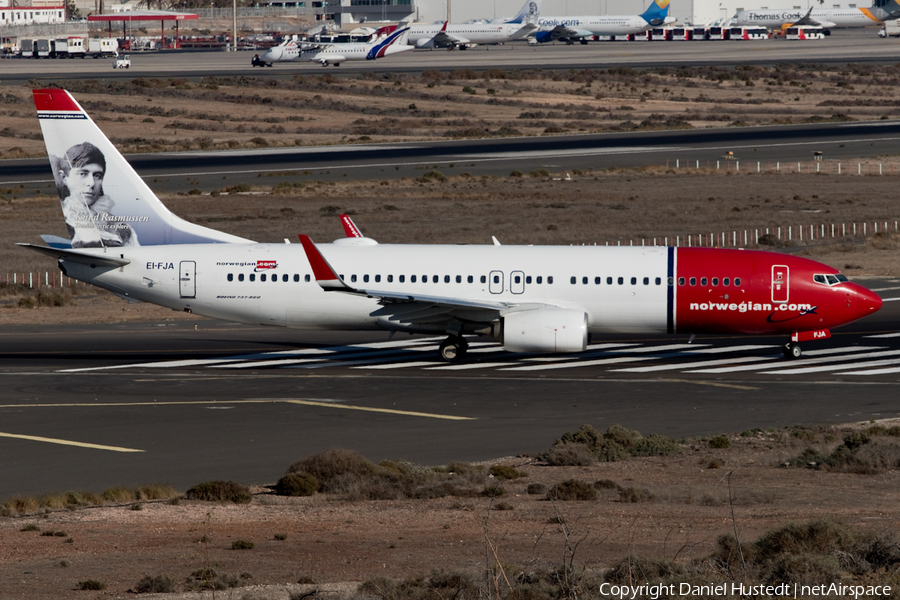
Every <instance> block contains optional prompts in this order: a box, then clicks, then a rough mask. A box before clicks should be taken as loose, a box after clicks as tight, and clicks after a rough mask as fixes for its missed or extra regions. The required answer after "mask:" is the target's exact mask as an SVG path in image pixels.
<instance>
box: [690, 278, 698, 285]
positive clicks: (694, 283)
mask: <svg viewBox="0 0 900 600" xmlns="http://www.w3.org/2000/svg"><path fill="white" fill-rule="evenodd" d="M691 285H697V278H696V277H691Z"/></svg>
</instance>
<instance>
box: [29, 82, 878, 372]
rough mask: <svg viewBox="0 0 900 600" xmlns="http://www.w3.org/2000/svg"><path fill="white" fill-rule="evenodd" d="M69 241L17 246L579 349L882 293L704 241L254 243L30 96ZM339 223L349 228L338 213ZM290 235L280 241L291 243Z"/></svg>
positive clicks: (154, 296) (328, 322) (835, 311)
mask: <svg viewBox="0 0 900 600" xmlns="http://www.w3.org/2000/svg"><path fill="white" fill-rule="evenodd" d="M34 101H35V105H36V107H37V113H38V118H39V120H40V124H41V131H42V132H43V135H44V141H45V143H46V145H47V153H48V155H49V156H50V164H51V168H52V170H53V174H54V177H55V179H56V183H57V187H58V191H59V195H60V199H61V201H62V209H63V216H64V218H65V220H66V226H67V228H68V230H69V235H70V239H69V240H64V239H60V238H57V239H56V242H57V243H55V244H54V245H53V246H42V245H34V244H21V245H22V246H24V247H26V248H29V249H32V250H36V251H38V252H42V253H44V254H47V255H49V256H51V257H53V258H55V259H56V260H57V262H58V265H59V268H60V269H61V270H62V271H63V273H65V274H66V275H68V276H69V277H72V278H74V279H77V280H79V281H84V282H87V283H90V284H92V285H96V286H98V287H101V288H104V289H107V290H110V291H112V292H113V293H115V294H118V295H119V296H121V297H123V298H127V299H130V300H139V301H144V302H151V303H153V304H158V305H161V306H167V307H169V308H172V309H173V310H179V311H186V312H191V313H196V314H198V315H203V316H207V317H212V318H216V319H224V320H228V321H236V322H241V323H249V324H263V325H272V326H276V327H290V328H298V329H300V328H320V329H342V330H383V331H389V332H409V333H442V334H446V335H447V336H448V337H447V339H446V340H445V341H444V342H443V343H442V344H441V347H440V355H441V357H442V358H444V359H445V360H459V359H461V358H462V357H463V355H464V354H465V352H466V348H467V342H466V338H465V337H464V336H465V335H471V334H481V335H490V336H492V337H493V338H494V339H496V340H498V341H499V342H500V343H501V344H503V346H504V347H505V349H506V350H508V351H510V352H529V353H551V352H581V351H583V350H585V348H586V345H587V343H588V337H589V336H590V335H593V336H602V335H604V334H611V333H653V334H663V333H668V334H676V333H685V334H695V333H727V334H751V335H762V334H776V335H784V336H785V337H786V338H788V337H789V338H790V340H791V341H790V342H789V343H788V344H787V345H786V346H785V355H786V356H791V357H797V356H799V355H800V353H801V351H800V346H799V345H798V343H799V342H803V341H805V340H812V339H825V338H828V337H830V335H831V334H830V328H832V327H837V326H839V325H843V324H845V323H849V322H851V321H854V320H856V319H859V318H861V317H864V316H866V315H869V314H872V313H873V312H874V311H876V310H878V309H879V307H880V306H881V299H880V298H879V297H878V296H877V295H875V294H874V293H872V292H871V291H869V290H867V289H865V288H863V287H861V286H859V285H857V284H855V283H851V282H849V281H847V278H846V277H845V276H844V275H842V274H841V273H839V272H838V271H837V270H836V269H833V268H831V267H828V266H826V265H823V264H821V263H818V262H815V261H812V260H809V259H806V258H801V257H796V256H789V255H783V254H776V253H769V252H760V251H750V250H746V251H745V250H720V249H712V248H672V247H607V246H501V245H499V244H495V245H484V246H460V245H394V244H379V243H377V242H376V241H375V240H372V239H370V238H366V237H362V235H361V234H360V233H359V231H358V229H357V228H356V227H355V226H354V227H352V228H349V229H348V235H350V237H346V238H341V239H338V240H336V241H334V242H333V243H331V244H319V245H316V244H314V243H313V242H312V241H311V240H310V239H309V237H307V236H305V235H301V236H300V241H301V243H300V244H289V243H283V244H269V243H256V242H253V241H251V240H247V239H243V238H240V237H237V236H234V235H231V234H227V233H224V232H221V231H216V230H214V229H210V228H207V227H202V226H200V225H195V224H193V223H189V222H187V221H184V220H182V219H180V218H178V217H176V216H175V215H173V214H172V213H171V212H170V211H169V210H168V209H167V208H166V207H165V206H164V205H163V204H162V203H161V202H160V201H159V199H158V198H157V197H156V196H155V195H154V194H153V192H152V191H151V190H150V188H149V187H148V186H147V185H146V184H145V183H144V181H143V180H142V179H141V178H140V176H138V174H137V173H136V172H135V171H134V170H133V169H132V168H131V166H130V165H129V164H128V163H127V162H126V161H125V159H124V158H123V157H122V155H121V154H120V153H119V152H118V150H117V149H116V148H115V147H114V146H113V144H112V143H111V142H110V141H109V140H108V139H107V138H106V136H105V135H104V134H103V133H102V132H101V131H100V129H99V128H98V127H97V126H96V125H95V124H94V122H93V121H92V120H91V119H90V118H89V117H88V115H87V114H86V113H85V111H84V109H82V108H81V106H79V104H78V103H77V102H76V101H75V99H74V98H73V97H72V96H71V95H70V94H69V93H68V92H66V91H65V90H58V89H41V90H34ZM345 225H347V222H346V220H345ZM286 241H287V240H286Z"/></svg>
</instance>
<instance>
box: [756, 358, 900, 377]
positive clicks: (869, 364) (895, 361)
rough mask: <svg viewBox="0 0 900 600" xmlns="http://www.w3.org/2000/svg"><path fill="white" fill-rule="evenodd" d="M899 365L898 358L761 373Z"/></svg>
mask: <svg viewBox="0 0 900 600" xmlns="http://www.w3.org/2000/svg"><path fill="white" fill-rule="evenodd" d="M896 364H900V358H893V359H885V360H869V361H863V362H861V363H851V364H849V365H828V366H827V367H801V368H799V369H782V370H779V371H763V372H762V373H763V374H764V375H802V374H804V373H821V372H823V371H840V370H841V369H847V368H853V369H859V368H863V367H884V366H887V365H896Z"/></svg>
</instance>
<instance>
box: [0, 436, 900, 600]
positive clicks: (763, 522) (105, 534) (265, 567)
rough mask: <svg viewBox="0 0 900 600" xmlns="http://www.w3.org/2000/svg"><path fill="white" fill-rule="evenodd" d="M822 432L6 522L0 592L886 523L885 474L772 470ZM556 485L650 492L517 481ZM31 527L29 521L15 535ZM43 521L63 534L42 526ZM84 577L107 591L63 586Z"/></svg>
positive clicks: (687, 551) (692, 552) (663, 544)
mask: <svg viewBox="0 0 900 600" xmlns="http://www.w3.org/2000/svg"><path fill="white" fill-rule="evenodd" d="M891 424H892V423H888V422H885V423H883V425H885V426H890V425H891ZM864 425H865V426H868V425H869V424H868V423H866V424H864ZM828 431H829V432H831V433H830V438H829V435H828V434H826V435H825V436H819V437H818V438H817V440H816V441H813V442H811V441H809V440H807V439H805V438H803V436H797V434H796V433H792V430H789V429H788V430H784V431H777V432H774V431H770V432H755V433H752V434H750V433H747V432H745V434H744V436H737V435H732V436H730V437H731V440H732V445H731V447H730V448H727V449H712V448H710V444H709V442H708V440H689V441H687V442H686V443H685V445H684V449H683V451H682V453H681V454H680V455H678V456H675V457H666V458H632V459H630V460H627V461H623V462H613V463H599V464H597V465H595V466H590V467H549V466H541V463H539V462H537V461H536V460H535V459H533V458H529V457H516V458H507V459H502V460H499V461H495V463H496V464H505V465H510V466H513V467H515V468H516V469H517V470H519V471H522V472H524V473H526V474H527V475H526V476H525V477H523V478H521V479H515V480H511V481H505V482H502V486H503V487H504V488H505V489H506V491H507V494H506V495H505V496H504V497H502V498H501V499H493V500H491V499H489V498H484V497H470V498H458V497H457V498H440V499H432V500H394V501H390V500H381V501H347V500H342V499H339V498H336V497H334V496H327V495H316V496H313V497H308V498H286V497H279V496H274V495H271V494H269V493H268V491H267V490H257V492H258V493H257V495H256V496H255V497H254V499H253V501H252V503H251V504H249V505H232V504H216V503H205V502H194V501H185V500H182V501H181V503H180V504H178V505H171V504H168V503H165V502H154V503H150V502H147V503H143V504H141V506H140V510H135V509H134V506H133V505H120V506H111V507H103V508H89V509H77V510H74V511H66V510H63V511H54V512H49V513H47V514H42V515H40V516H27V517H20V518H3V519H0V598H3V599H4V600H6V599H7V598H10V599H11V598H84V597H94V598H113V597H124V596H126V595H128V594H127V591H128V590H129V589H130V588H133V587H134V586H135V584H136V583H137V582H138V581H139V580H140V579H141V578H142V577H143V576H144V575H150V576H152V577H156V576H160V575H163V576H167V577H169V578H171V579H172V580H173V581H174V582H175V584H176V585H175V588H176V590H179V591H181V590H184V589H185V587H186V583H185V582H186V581H188V580H189V579H190V575H191V573H193V572H195V571H197V570H200V569H205V568H213V569H214V570H215V571H216V572H217V573H218V574H219V575H221V576H230V577H232V578H234V579H235V580H236V581H239V582H240V585H241V587H239V588H237V589H236V590H229V591H220V592H218V596H219V597H226V598H247V599H257V598H258V599H260V600H262V599H275V598H285V599H286V598H288V597H289V593H290V592H295V593H296V592H299V591H300V590H310V589H319V590H320V592H322V593H328V597H346V596H348V595H351V594H352V593H353V592H354V591H355V587H356V585H357V584H358V582H361V581H365V580H368V579H372V578H374V577H389V578H395V579H405V578H410V577H417V576H427V575H428V574H429V573H431V572H432V571H433V570H445V571H450V572H469V573H473V574H475V576H476V577H480V576H479V575H478V574H479V573H482V572H483V571H484V570H485V569H491V568H494V567H496V565H497V562H498V561H499V562H500V563H502V564H503V565H505V568H507V569H510V570H515V569H528V568H531V569H540V568H552V567H554V566H557V565H559V564H560V563H561V561H562V560H563V559H564V556H565V538H566V536H568V537H569V539H570V540H580V542H579V544H578V546H577V549H576V550H575V552H574V560H575V563H576V564H578V565H580V566H581V567H584V568H588V569H598V568H606V567H609V566H610V565H612V564H614V563H616V562H617V561H619V560H620V559H621V558H623V557H624V556H627V555H629V554H634V555H638V556H643V557H646V558H649V559H652V560H671V559H674V558H676V557H677V558H678V559H680V560H687V559H690V558H697V557H703V556H707V555H709V554H710V553H711V552H712V551H713V549H714V546H715V542H716V539H717V538H718V537H719V536H721V535H724V534H734V533H735V530H736V531H737V535H738V537H739V539H741V540H742V541H744V540H745V541H751V540H755V539H756V538H758V537H759V536H760V535H761V534H763V533H764V532H766V531H770V530H772V529H774V528H777V527H780V526H783V525H784V524H786V523H789V522H806V521H808V520H813V519H817V518H829V519H833V520H836V521H838V522H841V523H844V524H846V525H848V526H851V527H853V528H857V529H860V530H863V531H878V530H886V529H895V527H896V523H897V517H898V515H897V503H896V497H897V494H898V493H900V480H898V478H897V477H896V472H884V473H881V474H877V475H851V474H845V473H836V472H826V471H820V470H814V469H808V468H799V467H790V468H785V467H784V466H782V464H783V463H784V462H785V461H788V460H790V459H791V458H793V457H795V456H797V455H798V454H799V453H800V451H802V450H803V449H804V448H805V447H807V446H809V445H812V446H814V447H822V448H833V447H834V446H836V445H837V443H838V442H834V441H832V442H825V441H823V440H825V439H834V438H837V439H838V440H839V439H840V436H841V430H837V429H833V430H832V429H829V430H828ZM843 431H844V432H846V431H848V429H844V430H843ZM550 442H552V440H550V441H548V446H549V443H550ZM567 479H579V480H582V481H586V482H594V481H597V480H604V479H607V480H611V481H613V482H616V483H617V484H619V485H620V486H622V487H633V488H638V489H642V490H645V491H646V492H649V494H650V495H652V500H650V501H647V502H625V501H623V500H622V497H621V496H620V495H619V494H618V493H617V492H616V491H615V490H603V491H601V493H600V496H599V498H598V499H597V500H594V501H570V502H562V501H557V502H549V501H547V500H546V499H545V498H544V497H543V496H542V495H540V494H528V493H527V491H526V488H527V486H528V484H533V483H544V484H547V485H553V484H558V483H560V482H562V481H564V480H567ZM729 495H730V496H731V498H732V499H733V506H732V505H731V504H730V503H729V501H728V499H729ZM501 501H502V503H503V504H499V502H501ZM498 507H499V508H500V509H502V510H498ZM732 510H733V515H732ZM560 518H561V519H562V520H563V521H564V523H565V525H564V526H561V525H560V524H559V519H560ZM28 525H36V526H37V528H38V530H33V531H23V529H24V528H26V526H28ZM51 531H52V532H62V533H60V534H58V535H56V536H48V535H41V533H42V532H51ZM63 534H64V535H63ZM276 535H278V536H279V537H285V539H283V540H278V539H276ZM203 540H206V541H205V542H204V541H203ZM236 540H245V541H249V542H253V544H254V548H253V549H250V550H233V549H232V543H233V542H234V541H236ZM494 553H496V556H495V555H494ZM86 580H94V581H98V582H101V583H103V584H104V585H106V589H105V590H103V591H100V592H85V591H76V590H75V588H76V586H77V584H78V582H80V581H86ZM301 581H306V582H312V583H313V584H315V585H309V584H307V585H299V584H298V582H301ZM329 592H330V593H329ZM177 597H191V598H199V597H205V598H209V597H211V593H210V592H206V593H205V595H202V594H194V595H185V596H177Z"/></svg>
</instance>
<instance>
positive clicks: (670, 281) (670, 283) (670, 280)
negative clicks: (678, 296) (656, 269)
mask: <svg viewBox="0 0 900 600" xmlns="http://www.w3.org/2000/svg"><path fill="white" fill-rule="evenodd" d="M661 284H662V277H657V278H656V285H661ZM669 285H672V278H671V277H669Z"/></svg>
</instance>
